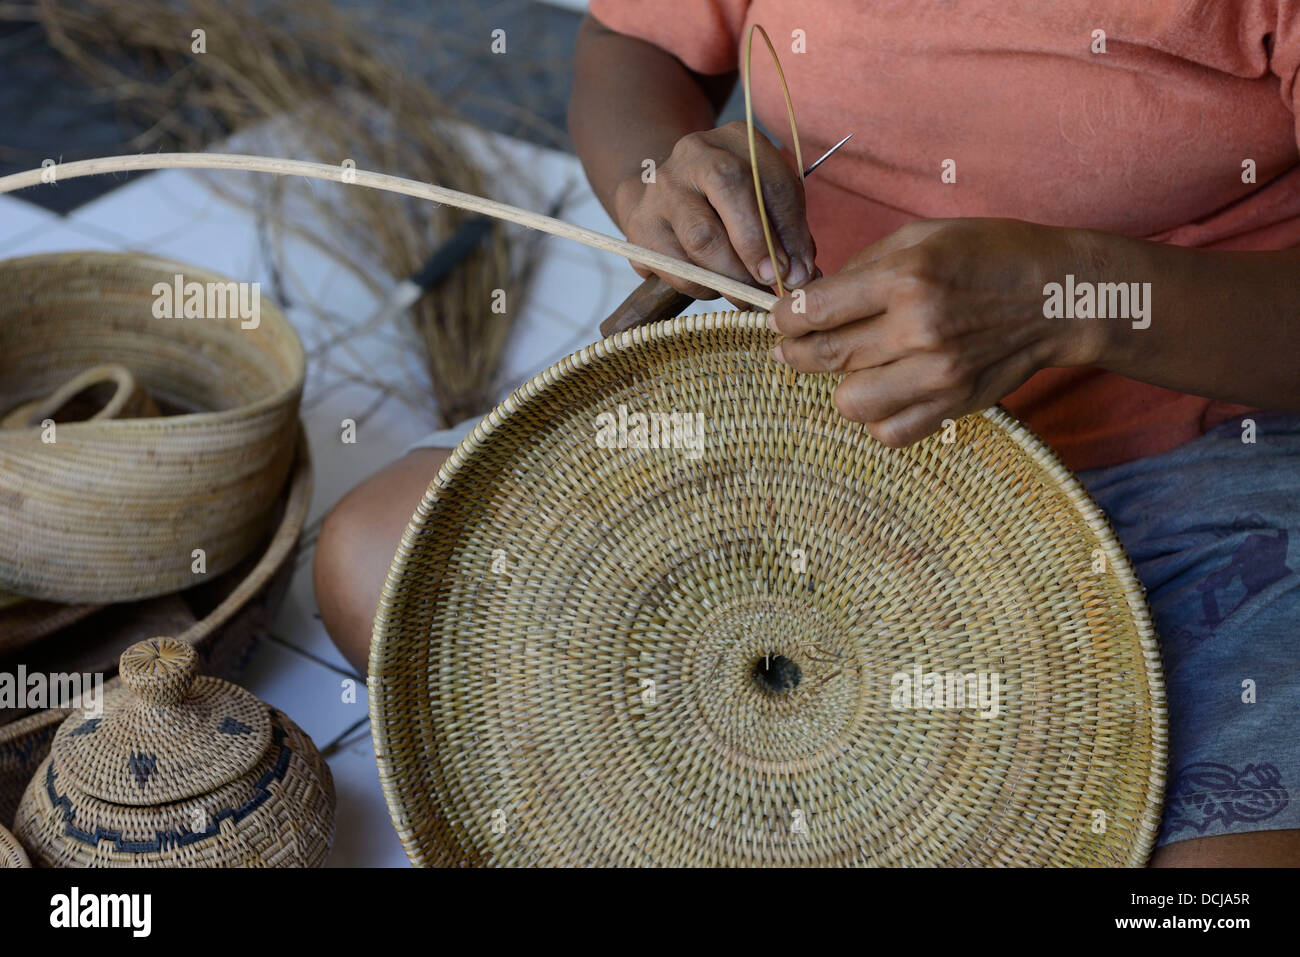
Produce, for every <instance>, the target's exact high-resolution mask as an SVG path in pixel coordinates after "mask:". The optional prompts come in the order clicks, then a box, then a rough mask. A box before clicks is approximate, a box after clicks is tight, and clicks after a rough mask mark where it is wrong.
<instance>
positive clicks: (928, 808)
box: [370, 313, 1165, 866]
mask: <svg viewBox="0 0 1300 957" xmlns="http://www.w3.org/2000/svg"><path fill="white" fill-rule="evenodd" d="M775 342H776V337H775V335H774V334H772V333H770V332H769V331H768V330H767V328H766V317H765V316H762V315H756V314H753V313H729V314H715V315H709V316H689V317H681V318H678V319H675V320H671V321H669V322H664V323H659V324H656V325H654V326H650V327H643V328H639V329H635V330H632V331H630V332H627V333H624V334H622V335H620V336H618V337H616V338H612V339H607V340H604V341H602V342H599V343H596V344H595V345H592V346H589V347H587V348H585V349H583V350H582V351H581V352H579V353H577V354H576V355H573V356H570V357H568V358H566V359H564V360H563V361H561V362H560V363H558V364H557V365H555V366H553V367H552V368H550V369H548V370H546V371H545V372H543V373H542V374H540V375H538V376H537V377H536V378H534V379H533V380H532V381H531V382H529V383H527V384H526V385H524V386H523V387H521V388H520V389H519V390H518V391H516V392H515V393H514V394H513V395H512V396H510V397H509V398H508V399H507V400H506V401H505V402H504V403H502V404H501V405H500V406H499V407H498V408H497V409H496V410H495V411H494V412H492V413H491V414H490V415H489V416H488V417H487V418H486V419H485V420H484V421H483V422H482V423H480V425H479V426H478V427H477V428H476V429H475V431H474V432H473V433H472V434H471V435H470V436H468V437H467V438H466V439H465V441H464V442H463V443H461V445H460V447H459V448H457V449H456V450H455V452H454V453H453V454H452V456H451V457H450V459H449V460H448V461H447V463H446V464H445V465H444V466H443V468H442V469H441V471H440V472H439V474H438V476H437V478H436V479H435V480H434V481H433V483H432V484H431V485H430V486H429V489H428V491H427V493H426V494H425V497H424V500H423V501H422V502H421V503H420V506H419V508H418V510H417V511H416V513H415V515H414V517H413V518H412V520H411V523H410V525H409V526H408V528H407V529H406V532H405V534H404V535H403V537H402V542H401V546H400V548H399V549H398V552H397V554H396V557H395V558H394V560H393V563H392V567H391V569H390V571H389V574H388V579H387V582H386V584H385V587H384V592H383V597H382V600H381V602H380V606H379V610H378V614H377V617H376V620H375V631H374V637H373V642H372V644H371V654H370V674H371V678H370V688H371V695H370V708H371V718H372V727H373V733H374V738H375V748H376V756H377V759H378V764H379V772H380V780H381V783H382V786H383V790H384V793H385V795H386V797H387V800H388V805H389V809H390V812H391V814H392V818H393V821H394V824H395V826H396V829H397V832H398V834H399V835H400V837H401V840H402V842H403V845H404V847H405V848H406V852H407V854H408V856H409V857H410V859H411V860H412V862H414V863H416V864H429V865H444V866H447V865H462V866H463V865H515V866H518V865H676V866H680V865H708V866H719V865H737V866H753V865H994V864H996V865H1139V864H1141V863H1143V862H1144V861H1145V859H1146V857H1147V856H1148V854H1149V852H1150V850H1151V847H1152V844H1153V841H1154V838H1155V834H1156V829H1157V825H1158V822H1159V815H1160V807H1161V800H1162V792H1163V784H1164V771H1165V710H1164V692H1163V683H1162V676H1161V673H1160V659H1159V652H1158V649H1157V646H1156V642H1155V639H1154V635H1153V632H1152V627H1151V623H1150V619H1149V616H1148V612H1147V609H1146V607H1145V604H1144V600H1143V595H1142V591H1141V587H1140V585H1139V583H1138V582H1137V580H1136V578H1135V577H1134V574H1133V571H1132V568H1131V566H1130V564H1129V562H1128V560H1127V558H1126V556H1125V555H1124V553H1123V551H1122V549H1121V548H1120V546H1119V544H1118V542H1117V541H1116V539H1115V537H1114V534H1113V533H1112V531H1111V529H1110V527H1109V525H1108V523H1107V521H1106V519H1105V517H1104V516H1103V515H1102V513H1101V512H1100V511H1099V509H1098V508H1097V506H1096V505H1095V504H1094V503H1093V501H1092V500H1091V499H1090V498H1089V497H1088V495H1087V493H1086V492H1085V491H1084V489H1083V488H1082V487H1081V486H1080V485H1079V483H1078V481H1077V480H1076V479H1075V478H1074V477H1073V476H1072V475H1071V474H1070V473H1069V471H1068V470H1067V469H1065V468H1064V467H1063V466H1062V465H1061V464H1060V462H1058V461H1057V459H1056V458H1055V457H1054V456H1053V455H1052V453H1051V452H1050V451H1049V450H1048V449H1047V448H1046V447H1045V446H1044V445H1043V444H1042V443H1041V442H1040V441H1039V440H1038V439H1037V438H1035V437H1034V436H1033V435H1032V434H1031V433H1030V432H1029V431H1028V430H1027V429H1025V428H1024V427H1023V426H1021V425H1020V424H1018V423H1017V422H1016V421H1014V420H1013V419H1012V418H1011V417H1010V416H1009V415H1007V414H1006V413H1005V412H1004V411H1002V410H1000V409H991V410H989V411H988V412H986V413H984V414H983V415H973V416H968V417H966V418H964V419H962V420H961V421H960V422H958V423H956V424H955V426H954V427H953V429H952V430H951V434H950V436H949V438H951V441H944V436H943V435H935V436H933V437H931V438H929V439H927V440H925V441H923V442H920V443H918V444H916V445H914V446H912V447H910V448H907V449H901V450H891V449H887V448H885V447H883V446H881V445H880V444H879V443H878V442H876V441H875V440H874V439H872V438H871V436H870V435H869V434H868V433H867V431H866V430H865V429H864V428H863V427H862V426H860V425H857V424H855V423H852V422H849V421H847V420H845V419H844V418H843V417H841V416H840V415H839V414H838V413H837V412H836V410H835V409H834V407H833V404H832V399H831V395H832V390H833V388H834V386H835V384H836V382H837V378H836V377H833V376H829V375H815V376H814V375H798V376H796V375H794V374H793V373H791V372H790V371H789V370H788V369H787V368H786V367H784V366H782V365H779V364H777V363H776V362H775V361H773V360H772V359H771V358H770V356H769V351H770V349H771V347H772V346H773V345H774V344H775ZM651 412H654V413H659V414H667V413H673V412H675V413H678V414H679V417H678V419H677V420H669V421H670V422H671V423H672V424H674V426H675V427H674V428H673V429H665V428H662V427H661V428H658V431H657V432H655V433H654V435H653V436H652V434H651V432H650V431H649V430H648V429H647V428H641V426H643V425H646V423H643V422H642V421H641V420H639V419H637V418H636V415H637V414H638V413H651ZM683 416H685V417H683ZM697 416H698V417H700V418H697ZM647 421H648V420H647ZM655 422H656V425H657V426H663V425H664V420H662V419H657V420H655ZM700 422H702V423H703V433H702V435H703V438H702V440H698V433H696V432H694V431H693V430H694V429H695V428H696V427H697V425H698V424H699V423H700ZM655 436H657V444H658V445H659V446H660V447H657V448H655V447H645V446H650V445H654V444H656V439H655ZM638 446H640V447H638ZM995 680H996V681H997V685H996V688H995V686H994V681H995ZM981 682H982V683H981ZM927 689H928V691H927Z"/></svg>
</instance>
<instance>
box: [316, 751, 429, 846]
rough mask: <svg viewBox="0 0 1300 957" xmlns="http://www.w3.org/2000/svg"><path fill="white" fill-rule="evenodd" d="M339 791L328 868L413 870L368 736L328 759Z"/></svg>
mask: <svg viewBox="0 0 1300 957" xmlns="http://www.w3.org/2000/svg"><path fill="white" fill-rule="evenodd" d="M329 765H330V771H331V772H333V774H334V787H335V790H336V791H337V792H338V811H337V813H336V815H335V823H334V850H333V852H332V853H331V854H330V857H329V860H327V861H326V866H327V867H410V861H408V860H407V857H406V852H405V851H404V850H402V842H401V841H400V840H399V839H398V837H397V831H396V830H394V828H393V824H392V819H391V818H390V817H389V815H388V805H387V803H385V801H384V793H383V791H382V790H381V789H380V787H379V772H378V771H377V770H376V769H375V752H374V749H373V748H372V746H371V741H370V737H369V735H365V736H363V737H362V738H361V740H359V741H358V742H356V743H355V744H352V745H351V746H349V747H347V748H344V749H343V750H341V751H339V752H338V753H337V754H335V755H334V756H333V757H331V758H330V759H329Z"/></svg>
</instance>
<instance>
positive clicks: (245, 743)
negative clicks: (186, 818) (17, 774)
mask: <svg viewBox="0 0 1300 957" xmlns="http://www.w3.org/2000/svg"><path fill="white" fill-rule="evenodd" d="M197 672H198V655H197V653H196V652H195V650H194V648H193V646H192V645H190V643H189V642H187V641H182V640H181V639H178V638H150V639H148V640H147V641H141V642H137V643H136V644H134V645H132V646H131V647H130V648H128V649H127V650H126V651H124V652H123V653H122V658H121V663H120V674H121V677H122V681H123V684H124V687H122V688H121V689H119V690H118V691H117V692H116V693H113V694H110V695H108V696H107V697H106V700H105V702H104V710H103V714H102V715H101V716H99V717H90V718H87V717H85V716H84V715H75V716H73V717H72V718H69V719H68V720H67V721H66V722H64V724H63V727H61V728H60V729H59V733H58V735H57V736H56V737H55V739H54V746H53V758H54V762H55V766H56V768H57V770H58V773H59V774H61V775H64V776H66V778H67V779H68V780H69V781H70V782H71V783H72V784H73V785H74V786H76V787H77V788H78V789H80V790H81V791H83V792H84V793H86V794H89V795H91V796H92V797H95V798H98V799H100V800H102V801H107V802H110V803H113V804H125V805H130V806H146V805H154V804H165V803H168V802H171V801H180V800H184V799H186V798H191V797H196V796H198V795H200V794H204V793H207V792H209V791H212V790H215V789H216V788H219V787H221V786H222V785H224V784H228V783H230V782H231V781H234V780H235V779H236V778H238V777H240V776H241V775H244V774H246V773H247V772H248V771H250V770H252V769H253V767H254V766H255V765H256V764H257V763H258V760H259V759H260V758H261V757H262V755H263V754H264V753H265V752H266V749H267V747H268V746H269V745H270V742H271V720H270V714H269V712H268V710H267V707H266V705H264V704H262V702H261V701H259V700H258V699H257V698H256V697H255V696H254V695H253V694H252V693H250V692H248V691H245V690H244V689H243V688H240V687H239V686H238V685H234V684H231V683H230V682H228V681H223V680H221V679H220V678H212V677H208V676H200V675H198V673H197Z"/></svg>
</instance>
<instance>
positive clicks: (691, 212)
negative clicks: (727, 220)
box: [672, 198, 754, 299]
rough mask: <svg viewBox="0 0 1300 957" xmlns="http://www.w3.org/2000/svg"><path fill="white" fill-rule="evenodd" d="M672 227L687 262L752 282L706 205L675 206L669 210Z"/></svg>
mask: <svg viewBox="0 0 1300 957" xmlns="http://www.w3.org/2000/svg"><path fill="white" fill-rule="evenodd" d="M672 227H673V234H674V235H675V236H676V238H677V243H678V245H679V246H680V248H681V249H683V250H684V251H685V252H686V258H687V259H689V260H690V261H691V262H693V263H695V264H697V265H700V266H703V267H704V268H705V269H710V270H712V271H713V272H716V273H719V274H720V275H723V276H727V277H728V278H730V279H735V280H736V281H737V282H743V283H751V284H752V283H753V282H754V280H753V278H752V277H751V276H750V274H749V270H748V269H747V268H746V267H745V264H744V263H743V262H741V261H740V257H739V256H737V255H736V250H735V249H733V248H732V245H731V239H730V236H729V235H728V232H727V228H726V226H724V225H723V222H722V220H721V219H719V218H718V214H717V213H716V212H715V211H714V209H713V207H711V206H710V205H709V204H708V203H706V202H704V201H703V200H701V199H698V198H696V199H693V200H691V201H688V202H685V203H681V204H679V205H678V206H677V207H676V208H675V209H674V210H673V215H672ZM714 298H715V299H716V298H717V297H716V296H715V297H714Z"/></svg>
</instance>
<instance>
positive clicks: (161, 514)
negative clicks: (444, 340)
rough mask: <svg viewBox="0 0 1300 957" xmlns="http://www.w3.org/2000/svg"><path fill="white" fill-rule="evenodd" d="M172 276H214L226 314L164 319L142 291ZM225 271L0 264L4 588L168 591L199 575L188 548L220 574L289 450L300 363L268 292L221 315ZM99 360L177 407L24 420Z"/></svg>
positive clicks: (96, 258) (270, 502) (59, 592)
mask: <svg viewBox="0 0 1300 957" xmlns="http://www.w3.org/2000/svg"><path fill="white" fill-rule="evenodd" d="M178 275H179V276H181V277H182V279H183V283H198V284H200V286H201V287H202V288H205V289H206V288H207V287H208V284H212V287H213V288H214V289H216V288H218V287H220V288H222V289H224V290H226V292H223V294H222V295H223V297H225V298H222V299H219V298H217V297H215V296H214V298H213V299H212V300H211V302H212V304H213V306H214V307H215V311H218V312H224V313H226V314H227V315H225V317H219V316H217V315H206V314H205V315H204V316H203V317H202V318H199V317H191V318H184V317H181V318H169V317H168V316H167V311H166V310H165V309H160V308H157V307H158V306H159V304H160V302H162V300H161V298H160V296H159V295H158V294H156V293H155V288H156V287H157V286H158V284H159V283H161V284H164V285H167V286H174V282H175V277H176V276H178ZM231 285H233V284H232V283H231V281H230V280H228V279H225V278H223V277H220V276H217V275H214V274H212V273H209V272H207V271H205V270H201V269H198V268H196V267H194V266H189V265H185V264H182V263H176V262H171V261H169V260H164V259H156V258H153V257H149V256H144V255H140V254H134V253H131V254H122V253H61V254H55V255H43V256H32V257H28V258H23V259H14V260H8V261H5V262H3V263H0V291H2V292H3V295H0V416H3V417H4V418H5V419H6V420H7V421H9V422H10V424H11V425H14V424H17V425H19V426H21V427H9V428H0V591H3V592H12V593H15V594H17V595H23V596H27V597H31V598H40V599H45V600H49V601H57V602H71V603H96V604H97V603H104V602H116V601H129V600H133V599H136V598H142V597H146V596H150V595H161V594H166V593H167V592H172V591H177V590H179V589H182V588H187V587H189V586H191V585H193V584H194V583H195V581H196V575H195V570H194V563H195V561H196V557H195V555H196V550H201V551H202V560H203V562H204V565H205V569H206V570H205V574H207V575H218V574H220V573H221V572H223V571H225V570H226V569H228V568H230V567H232V566H233V565H234V564H235V563H236V562H238V561H239V560H240V559H241V558H242V557H244V556H245V555H246V554H248V553H249V551H250V550H251V549H252V548H253V547H254V546H255V545H256V544H257V542H258V541H259V540H260V539H261V538H262V536H263V535H264V534H265V532H266V530H267V526H268V520H269V515H270V513H271V510H272V509H273V508H274V506H275V502H276V499H277V498H278V496H279V494H280V489H281V487H282V486H283V485H284V482H285V479H286V477H287V476H288V474H289V469H290V466H291V464H292V462H293V456H294V433H295V430H296V428H297V408H298V400H299V397H300V396H301V393H302V385H303V373H304V368H305V359H304V356H303V351H302V346H301V344H300V343H299V341H298V337H297V335H296V334H295V333H294V331H293V329H292V327H291V326H290V325H289V323H288V321H287V320H286V319H285V318H284V316H283V315H282V314H281V313H280V312H279V310H277V309H276V308H275V307H274V306H272V305H271V303H270V302H269V301H267V300H260V301H259V316H258V322H257V324H256V327H255V328H252V327H251V325H252V323H251V320H248V321H246V320H243V319H242V318H241V317H240V316H239V315H237V314H234V310H233V309H231V308H230V306H229V303H230V302H231V300H230V299H229V298H228V292H229V287H230V286H231ZM207 302H208V300H206V299H205V308H206V305H207ZM163 305H165V303H163ZM160 314H162V315H161V317H160ZM173 314H175V312H173ZM246 324H247V325H249V326H250V328H244V326H245V325H246ZM105 364H111V365H116V366H120V367H124V368H125V369H127V370H129V372H130V374H131V375H132V376H134V378H135V380H138V382H139V383H140V385H141V386H143V388H144V389H145V390H147V392H148V394H149V395H150V396H152V397H153V398H154V399H156V400H157V401H158V403H159V404H160V405H165V406H166V407H168V410H169V411H173V412H180V413H182V414H171V415H164V416H162V417H149V418H116V419H97V420H94V421H83V422H77V421H71V422H62V423H61V422H58V421H57V420H54V423H55V424H54V429H53V432H51V431H50V430H48V429H46V428H42V427H41V425H40V424H27V425H22V423H24V422H30V414H31V413H33V412H34V411H36V412H39V411H40V402H41V400H43V399H45V398H46V397H52V396H55V395H56V394H57V392H58V390H59V389H60V387H65V385H66V384H67V383H68V382H69V381H70V380H75V379H76V377H78V376H81V375H82V374H84V373H86V372H87V370H91V369H93V368H95V367H98V366H103V365H105ZM124 401H125V399H124ZM15 410H18V412H19V413H21V414H20V415H18V418H17V419H15V418H14V416H15ZM44 421H50V420H48V419H47V420H44ZM51 438H52V439H53V441H51Z"/></svg>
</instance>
